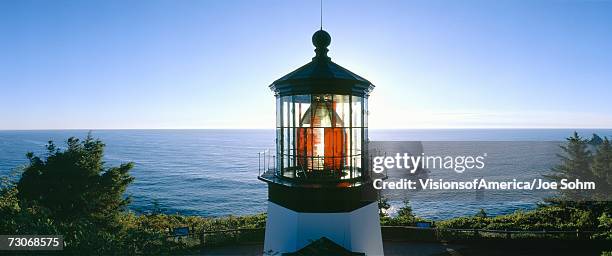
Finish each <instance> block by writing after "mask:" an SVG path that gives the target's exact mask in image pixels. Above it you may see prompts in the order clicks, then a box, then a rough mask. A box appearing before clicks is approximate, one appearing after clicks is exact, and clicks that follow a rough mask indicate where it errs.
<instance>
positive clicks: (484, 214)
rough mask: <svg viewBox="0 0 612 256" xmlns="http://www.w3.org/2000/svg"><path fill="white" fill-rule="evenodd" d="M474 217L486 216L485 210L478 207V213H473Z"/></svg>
mask: <svg viewBox="0 0 612 256" xmlns="http://www.w3.org/2000/svg"><path fill="white" fill-rule="evenodd" d="M474 217H479V218H486V217H487V212H486V211H485V209H482V208H480V211H478V213H476V215H474Z"/></svg>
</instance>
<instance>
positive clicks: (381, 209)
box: [378, 194, 391, 218]
mask: <svg viewBox="0 0 612 256" xmlns="http://www.w3.org/2000/svg"><path fill="white" fill-rule="evenodd" d="M389 208H391V205H390V204H389V199H387V198H386V197H385V196H383V195H381V194H379V196H378V215H379V216H380V217H381V218H382V217H387V216H389V215H388V214H387V210H389Z"/></svg>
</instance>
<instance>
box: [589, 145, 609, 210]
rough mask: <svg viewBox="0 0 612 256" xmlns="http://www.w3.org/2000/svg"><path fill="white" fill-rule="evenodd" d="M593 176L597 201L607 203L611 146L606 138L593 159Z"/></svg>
mask: <svg viewBox="0 0 612 256" xmlns="http://www.w3.org/2000/svg"><path fill="white" fill-rule="evenodd" d="M592 171H593V175H594V176H595V177H596V179H597V191H596V198H595V199H597V200H602V201H607V200H609V199H611V198H609V196H610V195H611V194H612V144H611V143H610V141H609V140H608V138H607V137H606V138H605V139H603V141H602V142H601V143H600V144H599V146H598V147H597V149H596V153H595V156H594V157H593V164H592Z"/></svg>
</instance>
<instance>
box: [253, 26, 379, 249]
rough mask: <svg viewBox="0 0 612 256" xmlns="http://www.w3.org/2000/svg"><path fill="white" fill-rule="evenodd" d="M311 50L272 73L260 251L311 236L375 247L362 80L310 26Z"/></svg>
mask: <svg viewBox="0 0 612 256" xmlns="http://www.w3.org/2000/svg"><path fill="white" fill-rule="evenodd" d="M312 42H313V44H314V46H315V47H316V49H315V52H316V56H315V57H314V58H312V61H311V62H309V63H307V64H306V65H304V66H302V67H300V68H298V69H297V70H295V71H293V72H291V73H289V74H287V75H285V76H283V77H282V78H280V79H278V80H276V81H274V82H273V83H272V84H271V85H270V89H271V90H272V91H274V93H275V96H276V161H277V162H276V168H274V169H273V170H269V171H267V172H265V173H264V174H262V175H260V176H259V179H260V180H262V181H265V182H266V183H267V184H268V201H269V202H268V219H267V223H266V234H265V245H264V251H266V252H273V253H292V252H296V251H299V250H301V249H303V248H304V247H307V246H309V245H310V244H311V243H312V242H313V241H319V240H323V241H331V242H333V243H335V244H336V245H339V246H341V247H342V248H344V249H345V250H347V251H350V252H355V253H364V254H366V255H382V254H383V246H382V238H381V230H380V222H379V216H378V205H377V202H376V191H375V190H374V188H373V186H372V172H371V170H370V166H369V161H368V157H367V156H368V154H367V153H368V152H367V149H368V145H367V143H368V118H367V113H368V96H369V93H370V92H371V91H372V89H373V88H374V85H372V84H371V83H370V82H369V81H368V80H366V79H364V78H362V77H360V76H358V75H356V74H354V73H353V72H351V71H349V70H347V69H345V68H343V67H341V66H339V65H338V64H336V63H334V62H332V61H331V59H330V58H329V57H328V56H327V51H328V49H327V46H329V44H330V42H331V37H330V35H329V34H328V33H327V32H325V31H324V30H319V31H317V32H315V33H314V35H313V37H312Z"/></svg>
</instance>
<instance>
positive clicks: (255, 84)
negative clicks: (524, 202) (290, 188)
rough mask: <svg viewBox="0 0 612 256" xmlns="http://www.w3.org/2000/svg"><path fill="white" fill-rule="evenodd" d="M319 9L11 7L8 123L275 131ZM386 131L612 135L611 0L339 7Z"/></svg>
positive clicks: (353, 62)
mask: <svg viewBox="0 0 612 256" xmlns="http://www.w3.org/2000/svg"><path fill="white" fill-rule="evenodd" d="M319 8H320V6H319V1H317V0H309V1H303V0H302V1H282V0H275V1H264V0H262V1H236V0H230V1H204V0H201V1H188V0H181V1H170V0H167V1H155V0H147V1H138V0H131V1H112V0H104V1H94V0H91V1H67V0H66V1H42V0H38V1H29V0H3V1H0V129H5V130H6V129H143V128H148V129H158V128H159V129H162V128H164V129H165V128H171V129H192V128H193V129H195V128H273V127H274V125H275V124H274V122H275V121H274V120H275V118H274V116H275V107H274V95H273V93H272V92H271V91H270V90H269V88H268V85H269V84H270V83H271V82H273V81H274V80H276V79H277V78H280V77H281V76H283V75H284V74H286V73H289V72H291V71H293V70H294V69H296V68H298V67H300V66H301V65H303V64H305V63H307V62H308V61H310V59H311V58H312V56H314V52H313V50H314V47H313V46H312V43H311V36H312V34H313V33H314V32H315V31H316V30H318V29H319V26H320V16H319V15H320V14H319ZM323 9H324V10H323V28H324V29H325V30H326V31H328V32H329V33H330V34H331V36H332V42H331V45H330V47H329V48H330V52H329V55H330V57H331V58H332V60H333V61H334V62H336V63H338V64H340V65H342V66H343V67H346V68H348V69H349V70H351V71H353V72H355V73H357V74H359V75H361V76H362V77H365V78H366V79H368V80H370V81H371V82H372V83H374V85H375V86H376V88H375V89H374V91H373V92H372V93H371V95H370V98H369V107H370V111H369V112H370V115H369V121H370V127H371V128H383V129H384V128H612V100H610V98H611V96H612V72H611V70H612V15H610V14H611V13H612V1H561V0H557V1H544V0H536V1H527V0H525V1H518V0H517V1H505V0H501V1H439V0H433V1H425V0H424V1H399V0H398V1H390V0H385V1H354V0H351V1H349V0H346V1H342V0H325V1H324V4H323Z"/></svg>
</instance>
